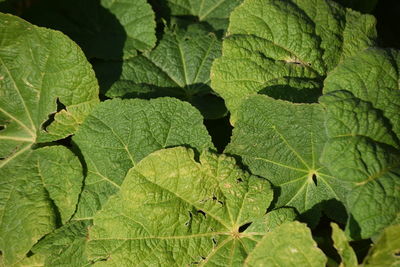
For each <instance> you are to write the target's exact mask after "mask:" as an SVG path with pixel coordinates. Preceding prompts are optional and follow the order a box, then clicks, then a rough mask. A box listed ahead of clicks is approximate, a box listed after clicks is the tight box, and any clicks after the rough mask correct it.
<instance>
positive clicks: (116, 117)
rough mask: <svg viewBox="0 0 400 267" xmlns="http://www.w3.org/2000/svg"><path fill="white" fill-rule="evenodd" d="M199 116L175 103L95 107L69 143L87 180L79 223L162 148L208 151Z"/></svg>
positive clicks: (137, 101)
mask: <svg viewBox="0 0 400 267" xmlns="http://www.w3.org/2000/svg"><path fill="white" fill-rule="evenodd" d="M202 122H203V118H202V117H201V115H200V113H199V112H198V111H197V110H196V109H195V108H193V107H192V106H190V104H188V103H185V102H182V101H179V100H177V99H173V98H159V99H154V100H150V101H149V100H140V99H132V100H120V99H114V100H109V101H105V102H103V103H101V104H99V105H98V106H97V107H96V108H95V110H94V111H93V112H92V113H91V114H90V115H89V116H88V118H87V120H86V121H85V122H84V123H83V125H82V126H81V128H80V129H79V131H78V132H77V133H76V135H75V136H74V137H73V140H74V142H75V143H76V144H77V145H78V147H79V149H80V150H81V152H82V154H83V156H84V158H85V161H86V163H87V168H88V175H87V177H86V180H85V187H84V190H83V193H82V195H81V198H80V205H79V207H78V211H77V214H76V215H75V217H77V218H86V217H91V216H92V215H93V214H94V213H95V212H96V211H97V210H98V209H100V208H101V206H102V204H103V203H104V202H105V201H106V200H107V198H108V197H109V196H110V195H112V194H114V193H115V192H117V191H118V190H119V188H120V185H121V183H122V181H123V180H124V177H125V175H126V173H127V171H128V170H129V169H130V168H131V167H133V166H135V165H136V163H138V162H139V161H140V160H141V159H142V158H144V157H145V156H147V155H148V154H150V153H151V152H154V151H156V150H159V149H161V148H166V147H171V146H178V145H186V146H190V147H193V148H195V149H197V150H198V151H202V150H203V149H206V148H209V147H212V146H213V145H212V143H211V138H210V136H209V135H208V133H207V130H206V128H205V127H204V125H203V124H202Z"/></svg>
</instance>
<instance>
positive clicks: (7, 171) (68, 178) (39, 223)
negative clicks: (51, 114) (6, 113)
mask: <svg viewBox="0 0 400 267" xmlns="http://www.w3.org/2000/svg"><path fill="white" fill-rule="evenodd" d="M25 150H26V151H25V152H18V153H19V154H18V155H15V154H14V155H13V156H14V158H13V159H12V160H11V159H10V158H8V159H6V160H2V161H0V183H1V184H2V186H1V189H0V237H1V238H0V250H1V251H2V252H3V260H4V264H5V265H6V266H7V265H12V264H14V263H16V262H18V261H20V260H22V258H23V257H24V256H25V254H26V253H27V252H28V251H29V250H30V249H31V247H32V246H33V244H35V243H36V242H37V241H38V240H39V239H40V238H41V237H42V236H44V235H45V234H47V233H49V232H51V231H52V230H53V229H54V228H55V227H57V226H59V224H60V223H61V222H62V223H65V222H66V221H67V220H69V218H70V217H71V215H72V214H73V213H74V211H75V208H76V203H77V202H78V196H79V193H80V191H81V187H82V179H83V175H82V167H81V165H80V163H79V160H78V158H77V157H75V156H74V155H73V154H72V153H71V152H70V151H69V150H68V149H66V148H64V147H61V146H52V147H45V148H40V149H37V150H31V149H29V146H28V148H27V149H25ZM59 216H60V217H61V218H60V217H59ZM60 219H61V222H60V221H59V220H60ZM16 240H18V241H19V242H16Z"/></svg>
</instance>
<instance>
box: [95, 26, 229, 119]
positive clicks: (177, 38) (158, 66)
mask: <svg viewBox="0 0 400 267" xmlns="http://www.w3.org/2000/svg"><path fill="white" fill-rule="evenodd" d="M220 55H221V42H220V41H219V40H218V39H217V38H216V37H215V35H214V34H208V35H207V34H205V33H203V32H202V33H201V34H199V33H191V32H183V31H179V32H175V33H174V32H171V31H168V32H166V33H165V34H164V37H163V39H162V40H161V42H160V44H159V45H158V46H157V48H156V49H154V50H153V51H151V52H150V53H148V54H144V55H141V56H137V57H134V58H132V59H130V60H126V61H124V62H123V65H122V71H121V73H120V74H119V73H113V72H115V71H116V70H118V65H119V64H120V63H118V62H102V63H99V64H96V70H97V72H98V73H100V75H99V76H100V81H101V84H102V87H103V91H106V92H105V94H106V95H107V96H108V97H111V98H114V97H140V98H150V97H158V96H174V97H177V98H180V99H182V100H186V101H189V102H190V103H191V104H193V105H194V106H196V107H197V108H198V109H199V110H200V111H201V112H202V113H203V115H205V116H206V117H208V118H215V117H222V116H224V115H225V114H226V108H225V106H224V103H223V100H222V99H220V98H218V97H217V96H216V95H214V94H212V90H211V88H210V86H209V83H210V68H211V63H212V61H213V60H214V59H215V58H217V57H219V56H220ZM114 76H118V77H117V79H116V81H115V77H114Z"/></svg>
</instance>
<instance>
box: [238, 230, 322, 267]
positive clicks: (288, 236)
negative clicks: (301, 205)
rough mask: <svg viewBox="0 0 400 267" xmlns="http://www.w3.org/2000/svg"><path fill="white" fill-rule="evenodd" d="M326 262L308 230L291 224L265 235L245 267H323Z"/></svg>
mask: <svg viewBox="0 0 400 267" xmlns="http://www.w3.org/2000/svg"><path fill="white" fill-rule="evenodd" d="M326 261H327V259H326V257H325V255H324V253H323V252H322V251H321V250H320V249H319V248H318V247H317V244H316V243H315V241H314V240H313V238H312V236H311V231H310V229H308V228H307V226H305V225H304V224H301V223H299V222H292V223H285V224H283V225H281V226H279V227H278V228H277V229H275V230H274V231H273V232H270V233H267V234H266V235H265V236H264V237H263V239H262V240H261V241H260V242H259V243H258V244H257V246H256V247H255V249H254V250H253V251H252V252H251V253H250V255H249V257H248V258H247V259H246V262H245V266H293V267H298V266H315V267H317V266H320V267H323V266H325V265H326Z"/></svg>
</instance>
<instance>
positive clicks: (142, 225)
mask: <svg viewBox="0 0 400 267" xmlns="http://www.w3.org/2000/svg"><path fill="white" fill-rule="evenodd" d="M271 200H272V190H271V188H270V185H269V183H268V182H267V181H266V180H264V179H262V178H259V177H255V176H252V175H250V174H248V173H246V172H244V171H242V170H241V169H240V168H238V167H237V166H236V165H235V160H234V159H233V158H230V157H227V156H225V155H220V156H217V155H215V154H213V153H210V152H203V153H202V154H201V155H200V159H199V161H196V160H195V155H194V152H193V150H191V149H186V148H183V147H177V148H171V149H164V150H159V151H157V152H154V153H152V154H150V155H149V156H148V157H146V158H144V159H143V160H142V161H141V162H139V163H138V164H137V165H136V166H135V167H134V168H132V169H131V170H130V171H129V173H128V175H127V176H126V178H125V180H124V183H123V184H122V186H121V190H120V191H119V192H118V193H117V194H116V195H114V196H112V197H111V198H110V200H109V201H108V202H107V204H106V205H105V206H104V208H103V209H102V210H101V211H99V212H98V213H97V214H96V215H95V218H94V225H93V227H92V228H90V230H89V243H88V251H89V255H90V256H89V257H90V259H91V260H93V261H95V262H96V264H95V266H127V265H130V264H131V263H135V264H136V265H147V266H153V265H173V266H187V265H190V264H200V265H202V266H226V265H243V262H244V260H245V259H246V257H247V255H248V253H249V252H250V251H251V250H252V249H253V247H254V246H255V245H256V244H257V242H258V240H259V238H260V237H262V236H263V235H264V234H265V233H267V232H268V230H269V229H267V228H264V229H262V228H261V227H260V228H258V229H257V230H258V231H257V232H254V231H252V230H251V228H250V227H249V228H248V229H246V230H244V229H243V227H245V226H246V225H248V224H250V223H252V222H253V221H255V220H259V219H261V218H263V216H264V214H265V212H266V209H267V207H268V206H269V204H270V202H271ZM283 213H287V212H283ZM304 227H305V226H304ZM253 230H254V229H253ZM281 234H282V235H285V236H288V235H287V234H285V233H284V232H281ZM299 238H300V240H301V241H302V242H304V240H306V242H309V239H311V236H310V237H309V238H308V237H306V238H303V236H302V237H299ZM291 241H292V240H290V241H288V243H286V245H288V246H289V244H290V243H291ZM270 249H272V248H270ZM307 249H309V247H307ZM313 250H314V248H313ZM314 254H315V253H314ZM318 261H319V259H318ZM282 266H283V265H282Z"/></svg>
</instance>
